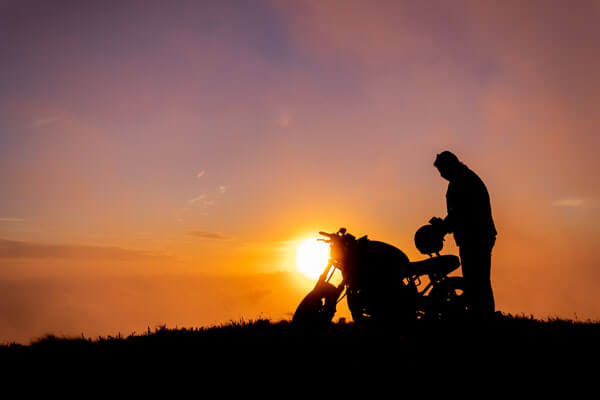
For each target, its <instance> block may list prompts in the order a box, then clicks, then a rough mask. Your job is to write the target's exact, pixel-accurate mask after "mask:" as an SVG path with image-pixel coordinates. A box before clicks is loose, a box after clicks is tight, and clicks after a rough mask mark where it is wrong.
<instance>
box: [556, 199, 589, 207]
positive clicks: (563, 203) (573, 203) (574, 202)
mask: <svg viewBox="0 0 600 400" xmlns="http://www.w3.org/2000/svg"><path fill="white" fill-rule="evenodd" d="M584 203H585V202H584V200H583V199H582V198H570V199H561V200H557V201H555V202H554V203H552V205H554V206H556V207H581V206H583V205H584Z"/></svg>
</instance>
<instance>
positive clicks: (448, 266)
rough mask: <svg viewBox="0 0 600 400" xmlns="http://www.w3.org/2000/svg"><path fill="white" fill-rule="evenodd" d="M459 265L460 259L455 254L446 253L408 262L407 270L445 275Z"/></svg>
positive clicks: (413, 272) (421, 273)
mask: <svg viewBox="0 0 600 400" xmlns="http://www.w3.org/2000/svg"><path fill="white" fill-rule="evenodd" d="M459 266H460V259H459V258H458V257H457V256H454V255H451V254H447V255H443V256H437V257H431V258H428V259H426V260H421V261H413V262H410V263H409V264H408V271H409V273H411V274H415V275H426V274H437V275H439V274H441V275H446V274H449V273H450V272H452V271H454V270H455V269H457V268H458V267H459Z"/></svg>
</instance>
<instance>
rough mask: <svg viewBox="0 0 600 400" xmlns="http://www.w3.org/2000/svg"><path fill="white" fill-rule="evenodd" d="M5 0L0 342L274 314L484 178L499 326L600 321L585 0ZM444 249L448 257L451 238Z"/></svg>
mask: <svg viewBox="0 0 600 400" xmlns="http://www.w3.org/2000/svg"><path fill="white" fill-rule="evenodd" d="M411 3H412V2H406V4H404V3H402V2H397V1H394V2H391V1H390V2H388V1H378V2H362V1H343V2H341V1H340V2H336V1H329V2H320V1H289V2H278V1H273V2H271V1H257V2H255V3H253V4H252V5H249V4H240V3H239V2H234V1H231V2H229V1H215V2H193V1H189V2H188V1H182V2H178V3H177V4H176V5H171V4H170V5H168V6H166V5H164V3H163V2H159V1H145V2H136V1H120V2H114V3H113V2H102V3H98V4H95V5H91V4H88V3H87V2H84V3H82V2H78V1H63V0H60V1H54V2H51V4H50V2H44V1H1V2H0V35H1V36H2V37H3V38H5V40H3V41H1V42H0V51H1V53H2V54H3V55H5V56H4V57H3V62H2V63H0V72H1V75H0V76H2V78H1V80H0V160H1V161H0V163H1V164H0V166H1V168H0V193H1V196H0V286H1V287H2V290H0V340H19V341H26V340H28V339H30V338H32V337H35V336H36V335H41V334H43V333H45V332H50V331H52V332H56V333H64V334H80V333H85V334H88V335H97V334H112V333H115V332H117V331H121V332H122V333H129V332H131V331H133V330H137V331H141V330H143V329H145V328H146V327H147V326H150V327H153V326H154V325H156V324H160V323H167V324H168V325H171V326H174V325H179V326H182V325H186V326H189V325H203V324H213V323H218V322H227V321H228V320H229V319H237V318H242V317H244V318H254V317H257V316H259V315H262V316H266V317H272V318H282V317H289V313H291V312H293V310H294V308H295V306H296V304H297V303H298V302H299V300H300V299H301V296H302V295H303V293H304V292H305V291H306V290H307V289H308V288H309V286H310V281H309V280H307V279H306V278H304V277H302V275H300V274H299V273H298V272H297V271H296V269H295V266H294V249H295V246H296V244H297V242H298V241H299V240H302V239H305V238H307V237H310V236H312V235H315V234H316V232H317V231H319V230H327V231H335V230H337V228H339V227H340V226H345V227H347V228H348V230H349V231H350V232H351V233H354V234H355V235H357V236H361V235H364V234H368V235H369V237H371V238H374V239H377V240H382V241H386V242H389V243H391V244H394V245H396V246H398V247H399V248H400V249H402V250H403V251H405V252H406V253H407V254H408V256H409V257H410V258H411V259H420V258H422V256H420V255H419V254H418V253H417V251H416V249H415V247H414V244H413V242H412V237H413V234H414V232H415V230H416V229H417V228H418V227H419V226H420V225H422V224H424V223H425V222H426V221H427V220H428V219H429V218H430V217H431V216H434V215H437V216H444V212H445V205H444V193H445V190H446V182H445V181H443V180H442V179H441V178H440V177H439V175H438V174H437V171H436V170H435V169H434V168H433V165H432V163H433V160H434V157H435V154H436V153H438V152H440V151H441V150H445V149H449V150H452V151H454V152H455V153H456V154H457V155H458V156H459V157H460V158H461V159H462V160H463V161H464V162H465V163H466V164H467V165H468V166H470V167H471V168H472V169H473V170H475V171H476V172H477V173H478V174H479V175H480V176H481V177H482V178H483V180H484V181H485V182H486V184H487V186H488V189H489V191H490V194H491V196H492V209H493V214H494V218H495V221H496V225H497V228H498V231H499V236H498V241H497V244H496V247H495V249H494V255H493V264H492V265H493V267H492V278H493V286H494V289H495V293H496V303H497V306H498V308H499V309H500V310H503V311H505V312H511V313H515V314H520V313H525V314H534V315H536V316H538V317H548V316H560V317H567V318H575V317H577V318H579V319H585V318H592V319H598V318H600V301H599V297H598V296H599V295H598V294H597V290H596V288H597V287H598V286H599V284H600V273H599V272H598V265H599V262H598V261H599V258H600V257H599V256H598V255H597V252H596V249H597V248H598V247H599V245H600V240H599V238H600V228H598V224H597V222H598V221H599V216H600V193H599V190H598V187H597V184H598V183H599V181H600V180H599V176H598V171H599V170H600V168H599V167H600V165H599V163H600V162H599V161H598V157H597V151H598V149H599V140H600V139H599V136H598V134H597V126H598V123H599V122H600V121H599V119H600V117H599V115H600V114H599V113H598V110H597V109H598V105H599V104H600V75H599V74H598V71H600V48H599V47H600V28H599V26H598V24H597V21H598V18H599V17H600V5H599V3H598V2H597V1H579V2H577V3H576V5H572V4H571V3H567V2H562V1H558V2H553V1H543V2H542V1H540V2H538V1H530V2H526V3H523V2H517V1H514V2H513V1H507V2H502V3H501V4H496V5H494V6H492V5H490V4H489V3H487V2H479V1H457V2H451V3H449V2H443V1H442V2H427V4H426V5H423V4H411ZM448 243H449V246H447V248H446V249H445V251H446V252H449V253H457V252H456V248H455V247H454V246H452V240H449V241H448Z"/></svg>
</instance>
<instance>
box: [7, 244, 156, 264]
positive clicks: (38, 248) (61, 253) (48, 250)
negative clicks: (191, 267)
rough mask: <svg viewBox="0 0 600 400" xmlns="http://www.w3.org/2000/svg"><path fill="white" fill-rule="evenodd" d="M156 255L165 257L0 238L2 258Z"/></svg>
mask: <svg viewBox="0 0 600 400" xmlns="http://www.w3.org/2000/svg"><path fill="white" fill-rule="evenodd" d="M156 257H158V258H163V257H165V256H161V255H156V254H152V253H150V252H147V251H140V250H130V249H123V248H120V247H107V246H89V245H71V244H41V243H32V242H22V241H16V240H9V239H0V259H14V258H36V259H48V258H60V259H89V260H99V259H106V260H121V261H130V260H140V259H148V258H156Z"/></svg>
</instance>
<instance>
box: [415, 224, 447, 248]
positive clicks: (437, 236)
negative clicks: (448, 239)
mask: <svg viewBox="0 0 600 400" xmlns="http://www.w3.org/2000/svg"><path fill="white" fill-rule="evenodd" d="M444 235H445V233H444V231H443V230H442V229H440V228H439V227H437V226H434V225H431V224H429V225H423V226H422V227H420V228H419V229H417V232H416V233H415V246H417V249H419V251H420V252H421V253H422V254H428V255H431V254H433V253H439V252H440V251H441V250H442V248H443V247H444Z"/></svg>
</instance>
